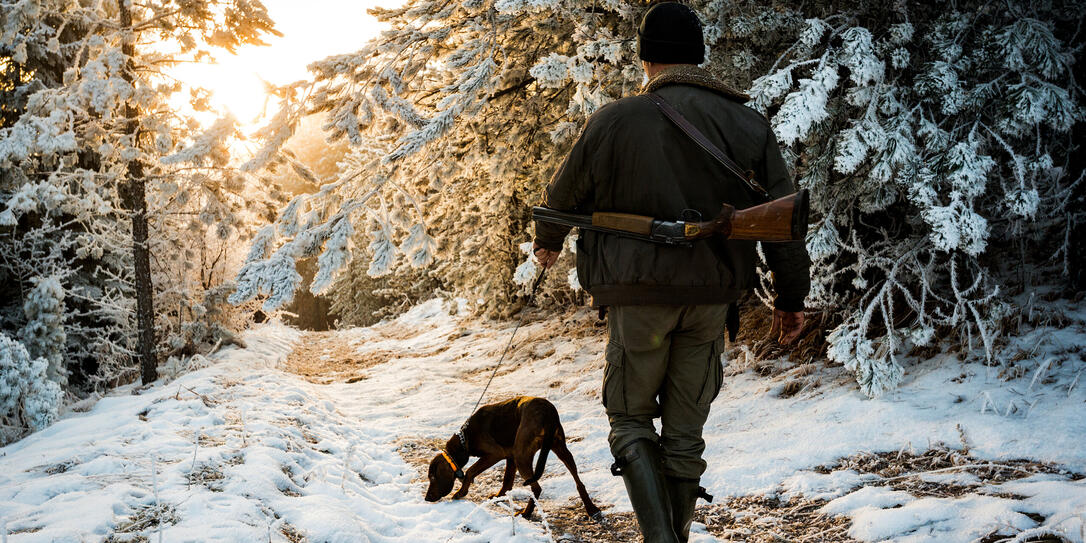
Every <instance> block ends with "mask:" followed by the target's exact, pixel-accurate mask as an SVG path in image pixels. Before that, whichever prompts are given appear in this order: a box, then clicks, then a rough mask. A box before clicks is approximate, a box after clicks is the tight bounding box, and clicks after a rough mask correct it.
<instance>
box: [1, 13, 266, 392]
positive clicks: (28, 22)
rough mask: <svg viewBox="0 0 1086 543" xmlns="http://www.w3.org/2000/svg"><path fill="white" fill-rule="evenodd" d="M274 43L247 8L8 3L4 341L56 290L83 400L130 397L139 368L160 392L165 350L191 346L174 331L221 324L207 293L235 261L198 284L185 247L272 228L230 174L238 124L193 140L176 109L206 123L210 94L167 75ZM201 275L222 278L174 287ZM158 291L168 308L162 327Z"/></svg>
mask: <svg viewBox="0 0 1086 543" xmlns="http://www.w3.org/2000/svg"><path fill="white" fill-rule="evenodd" d="M267 33H274V30H273V29H272V22H271V20H270V19H269V18H268V16H267V13H266V11H265V9H264V8H263V6H262V5H261V4H260V2H258V1H254V0H221V1H218V0H216V1H213V0H197V1H184V2H179V1H175V0H154V1H150V2H141V3H139V4H132V3H130V2H124V1H104V2H96V3H94V4H93V5H82V4H81V3H78V2H67V1H62V0H41V1H15V0H2V1H0V72H2V73H3V76H4V80H3V82H2V83H0V90H2V91H3V99H2V100H0V108H2V113H3V117H2V119H3V122H4V124H3V125H0V174H2V175H0V178H2V179H3V181H2V182H0V258H2V259H3V262H4V263H5V265H4V266H3V269H2V271H0V273H3V274H4V275H5V277H4V287H3V288H4V290H5V293H6V294H11V295H12V296H11V297H10V298H7V300H11V303H10V305H9V304H8V302H7V300H5V303H4V305H5V307H4V308H3V310H2V312H0V325H2V327H3V328H5V329H7V328H14V327H16V326H19V324H20V323H26V322H27V321H33V319H35V318H36V317H33V316H32V315H30V313H26V314H20V312H19V311H18V308H21V307H23V306H24V303H23V302H22V300H26V299H27V297H28V296H30V294H29V291H30V287H29V286H30V285H33V284H35V281H38V283H37V284H39V285H40V284H41V281H43V280H44V278H51V279H50V280H55V281H56V282H57V283H59V285H60V286H61V287H62V288H63V293H62V294H63V296H62V299H63V300H64V302H63V303H64V306H65V311H66V316H67V318H66V330H65V333H66V335H67V339H68V347H67V351H68V356H67V357H66V358H67V359H68V361H69V364H70V365H72V364H74V365H75V367H76V368H78V369H79V370H80V371H79V372H78V373H79V376H80V377H81V379H82V381H83V382H82V383H81V384H83V385H88V386H108V385H111V384H116V383H117V382H126V381H130V380H131V379H132V378H133V377H134V376H135V375H136V374H135V372H134V371H133V368H132V364H131V361H132V360H133V359H135V360H142V362H143V367H142V372H141V373H140V375H141V376H142V378H143V380H144V381H145V382H146V381H149V380H152V379H154V377H155V358H156V356H157V352H158V351H159V350H161V346H158V345H157V344H156V339H165V337H164V336H168V337H170V342H171V343H176V342H177V341H182V340H177V341H174V339H173V336H174V335H176V334H174V333H172V332H170V331H169V330H170V327H171V322H175V321H180V324H178V325H175V326H174V327H175V328H177V329H181V328H185V326H186V324H187V323H190V322H192V321H194V320H199V319H201V318H205V317H206V316H207V315H209V314H213V313H214V312H215V311H209V310H208V308H207V307H201V308H197V307H196V306H197V305H200V302H201V300H203V301H207V300H211V301H212V302H215V301H216V300H217V302H216V303H219V304H220V307H221V304H222V300H221V298H222V297H223V296H222V294H221V293H215V292H214V291H215V290H216V289H220V290H221V289H222V285H221V283H222V282H223V280H224V279H226V276H227V275H228V274H229V275H232V274H233V270H230V271H227V268H226V267H227V266H229V265H231V258H225V257H220V258H218V259H215V258H208V259H206V260H205V261H201V262H199V266H200V267H199V268H197V265H196V264H195V263H193V262H192V260H195V259H190V257H191V256H192V255H191V253H189V252H186V251H185V250H183V249H182V247H181V246H182V245H184V244H185V243H190V244H196V245H199V246H201V247H204V246H205V245H208V244H207V243H206V242H207V240H208V238H209V236H208V233H209V232H213V233H214V234H213V235H214V236H215V237H216V238H217V239H218V240H219V243H218V245H212V247H211V250H216V249H219V250H221V249H222V248H223V247H228V246H229V245H228V244H230V243H233V244H236V243H237V242H238V241H239V240H242V239H247V237H248V235H249V232H248V226H247V225H248V224H249V223H251V222H252V219H253V216H255V215H259V214H262V213H268V212H269V208H268V207H266V202H267V196H266V194H265V190H264V189H263V187H261V183H260V181H259V180H258V179H256V178H254V177H253V176H248V175H242V174H239V173H238V172H237V171H236V170H235V169H234V168H233V167H232V165H231V161H230V152H229V146H228V144H229V142H230V141H231V140H232V139H234V138H236V137H238V136H239V134H238V133H237V129H236V123H234V121H233V120H232V119H229V118H225V119H222V120H220V121H219V122H217V123H216V124H214V125H213V126H211V127H210V128H209V129H207V130H206V131H203V132H200V128H199V124H198V123H197V122H196V120H195V119H194V118H193V115H192V113H186V112H183V111H177V110H175V108H173V107H171V106H170V105H169V103H170V99H171V97H173V96H174V95H175V94H176V93H179V92H186V93H189V94H190V96H191V98H192V99H191V101H190V102H191V107H192V108H193V110H195V111H202V110H206V109H207V108H208V106H207V93H206V91H201V90H200V89H187V88H184V86H183V85H181V84H180V83H179V82H177V81H174V80H172V79H171V78H170V77H169V76H168V75H167V74H166V73H165V72H164V71H163V70H164V68H167V67H169V66H170V65H172V64H174V63H176V62H183V61H196V60H201V61H207V60H209V59H210V58H211V54H212V52H214V51H224V52H231V51H233V50H234V49H236V48H237V47H238V46H240V45H242V44H246V43H260V37H261V36H262V35H265V34H267ZM152 44H153V45H152ZM193 217H198V218H199V219H198V220H191V219H192V218H193ZM182 226H184V227H182ZM220 252H221V251H220ZM225 256H230V255H225ZM233 263H235V264H236V261H234V262H233ZM205 265H206V266H209V267H210V268H211V269H212V270H213V272H214V273H215V274H217V277H210V278H207V277H205V279H207V280H205V281H203V282H199V283H195V284H193V283H192V282H188V281H177V280H176V279H177V275H179V274H186V276H187V277H188V276H196V275H199V274H200V273H201V272H206V271H207V269H205ZM155 286H157V287H158V290H159V291H163V290H165V291H168V292H170V293H171V295H170V296H169V298H168V300H169V302H170V304H171V306H170V307H166V308H161V307H160V308H159V311H157V312H156V311H154V307H153V295H154V293H155V288H154V287H155ZM197 287H198V288H197ZM178 298H181V299H183V303H178V305H177V306H176V307H177V308H176V309H174V307H175V306H174V305H173V303H174V302H177V300H178ZM160 302H161V300H160ZM27 303H28V304H29V302H27ZM186 306H187V307H186ZM26 307H27V308H30V307H32V306H31V305H26ZM27 311H28V312H29V311H30V309H27ZM171 317H174V318H175V319H171ZM31 324H32V323H31ZM28 326H30V325H28ZM156 328H158V329H159V330H160V331H161V332H165V334H160V337H159V338H156V334H155V330H156ZM137 335H138V337H139V341H138V342H137V344H133V343H132V341H131V338H133V337H134V336H137Z"/></svg>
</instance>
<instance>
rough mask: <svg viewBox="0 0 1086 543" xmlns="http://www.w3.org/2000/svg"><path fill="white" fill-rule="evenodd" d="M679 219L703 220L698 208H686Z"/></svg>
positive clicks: (684, 220) (689, 220)
mask: <svg viewBox="0 0 1086 543" xmlns="http://www.w3.org/2000/svg"><path fill="white" fill-rule="evenodd" d="M679 220H680V221H683V222H701V212H700V211H698V210H696V209H684V210H683V211H682V213H679Z"/></svg>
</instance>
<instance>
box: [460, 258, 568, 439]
mask: <svg viewBox="0 0 1086 543" xmlns="http://www.w3.org/2000/svg"><path fill="white" fill-rule="evenodd" d="M546 275H547V268H543V271H541V272H539V277H536V279H535V282H534V283H533V284H532V292H531V294H529V295H528V303H526V304H524V309H527V308H528V306H530V305H532V302H533V301H535V292H536V291H537V290H539V285H540V284H541V283H542V282H543V277H544V276H546ZM525 317H526V315H525V314H524V310H523V309H522V310H521V316H520V322H518V323H517V327H516V328H513V335H511V336H509V343H506V344H505V350H504V351H502V356H501V358H499V359H498V364H497V365H496V366H494V371H492V372H490V379H487V381H486V386H485V387H483V393H482V394H480V395H479V399H478V400H476V401H475V407H473V408H471V414H472V415H474V414H475V410H476V409H479V404H480V403H482V402H483V398H484V397H485V396H486V391H487V389H489V388H490V383H492V382H494V376H495V375H497V374H498V368H500V367H501V366H502V362H504V361H505V355H507V354H509V348H510V347H512V346H513V338H515V337H517V330H520V327H521V326H523V325H524V321H525V320H527V319H526V318H525ZM468 418H471V415H469V416H468ZM464 425H467V421H465V422H464ZM463 428H464V427H463V426H461V427H460V432H459V433H460V434H461V437H460V440H461V441H464V437H463V431H464V430H463Z"/></svg>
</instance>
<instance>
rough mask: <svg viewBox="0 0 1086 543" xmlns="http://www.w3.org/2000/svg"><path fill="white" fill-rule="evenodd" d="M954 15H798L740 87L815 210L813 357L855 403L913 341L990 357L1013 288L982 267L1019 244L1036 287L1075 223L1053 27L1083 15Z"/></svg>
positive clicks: (1018, 287)
mask: <svg viewBox="0 0 1086 543" xmlns="http://www.w3.org/2000/svg"><path fill="white" fill-rule="evenodd" d="M978 8H979V6H978ZM958 10H960V11H958ZM958 10H946V11H939V12H937V13H931V12H927V11H925V10H920V9H915V10H910V9H908V8H907V7H905V5H899V6H897V7H884V6H874V5H860V6H859V7H857V8H854V10H853V11H851V12H849V13H843V14H835V15H834V16H827V17H824V18H813V19H808V20H807V21H806V22H805V24H804V27H803V29H802V30H800V31H799V32H798V33H797V38H796V39H797V41H796V42H795V43H794V44H793V45H792V46H791V47H790V48H789V49H788V50H787V51H786V52H785V54H784V55H783V56H781V57H780V58H779V59H777V60H776V65H775V66H774V67H773V69H772V70H771V71H770V72H769V73H767V74H766V75H764V76H762V77H761V78H759V79H758V80H757V81H755V82H754V83H753V85H752V94H753V101H752V105H753V106H754V107H756V108H758V109H760V110H761V111H763V112H766V113H767V114H768V115H769V117H770V121H771V123H772V125H773V127H774V129H775V130H776V131H777V133H778V135H779V136H780V137H781V139H782V141H783V142H784V143H786V144H788V146H789V150H790V151H791V152H792V153H793V156H794V160H795V166H796V169H797V170H798V172H799V174H800V178H799V184H800V185H801V186H803V187H806V188H808V189H810V190H811V193H812V204H813V206H814V209H815V210H817V212H818V221H819V224H818V225H817V226H816V227H815V228H814V229H813V230H812V234H811V237H810V238H809V240H808V245H809V249H810V251H811V253H812V257H813V258H814V259H815V264H814V272H815V273H814V280H815V282H816V285H815V288H814V293H813V295H812V296H811V298H810V299H809V300H808V304H809V305H810V306H811V307H817V308H826V309H830V310H834V311H837V312H838V315H840V320H841V321H842V322H840V324H839V325H838V326H837V328H835V329H834V330H833V331H832V333H830V335H829V339H828V340H829V343H830V348H829V355H830V358H831V359H833V360H836V361H838V362H840V363H842V364H845V365H846V366H847V367H849V368H850V369H852V370H853V371H855V373H856V376H857V379H858V381H859V382H860V385H861V388H862V389H863V390H864V392H866V393H867V394H870V395H877V394H879V393H882V392H884V391H886V390H888V389H890V388H892V387H893V386H894V385H895V384H896V383H897V381H898V380H899V379H900V376H901V374H902V368H901V366H900V365H899V363H898V362H897V361H896V358H897V357H898V356H900V355H901V354H903V353H905V352H907V351H908V350H909V349H911V348H912V347H913V346H914V345H916V343H915V342H914V341H912V340H911V339H913V338H915V337H918V336H917V333H919V332H921V331H923V332H924V333H928V331H930V330H933V329H935V328H939V329H942V330H945V331H947V332H950V333H951V335H950V336H949V339H952V340H955V341H961V342H962V343H965V344H968V345H971V344H973V338H976V339H977V340H979V341H977V344H978V345H980V346H981V347H982V353H983V355H982V356H983V358H985V359H987V360H989V361H991V360H992V357H993V355H994V354H995V353H994V350H993V346H994V340H995V336H996V335H997V334H998V333H999V329H1000V327H1001V321H1002V319H1003V318H1004V317H1005V316H1006V315H1007V313H1008V309H1009V308H1008V306H1007V300H1008V299H1009V298H1008V296H1007V295H1008V294H1009V295H1013V294H1016V293H1018V292H1021V291H1022V289H1023V288H1026V287H1028V286H1029V285H1028V284H1025V285H1023V284H1020V283H1017V282H1015V281H1008V279H1010V278H1009V277H1008V276H1007V274H1005V273H1004V266H1002V265H1000V264H999V263H998V262H999V261H1000V260H1004V259H1014V260H1019V259H1021V255H1020V254H1019V249H1020V248H1021V247H1023V246H1025V245H1027V244H1028V245H1032V247H1030V249H1029V250H1027V251H1025V252H1028V253H1029V254H1028V255H1026V257H1027V258H1029V260H1030V264H1029V265H1032V266H1035V267H1036V269H1037V270H1038V271H1040V272H1042V275H1038V276H1037V277H1036V278H1035V280H1037V281H1043V280H1045V279H1046V277H1047V279H1048V280H1053V278H1054V277H1055V276H1054V275H1053V274H1052V273H1051V272H1052V271H1057V272H1058V271H1060V268H1062V267H1064V266H1065V265H1066V262H1067V258H1068V256H1069V255H1068V254H1067V253H1068V247H1067V246H1066V244H1065V243H1064V242H1065V239H1066V233H1067V232H1068V231H1069V229H1070V228H1072V227H1073V225H1074V223H1075V222H1076V221H1080V220H1081V216H1082V209H1081V207H1080V208H1078V209H1074V208H1072V207H1069V205H1068V199H1067V195H1068V192H1069V191H1070V190H1072V187H1074V185H1075V184H1077V183H1079V182H1081V179H1082V177H1081V172H1079V173H1073V172H1069V171H1068V170H1067V167H1066V165H1067V160H1068V159H1069V158H1070V154H1069V153H1070V151H1071V146H1070V141H1069V140H1068V136H1069V131H1070V129H1071V127H1072V125H1073V124H1075V123H1077V122H1080V121H1081V120H1082V112H1083V110H1082V104H1081V99H1080V94H1079V90H1078V89H1077V87H1076V86H1075V85H1074V84H1073V77H1072V73H1071V69H1072V66H1073V64H1074V55H1075V51H1076V50H1075V49H1073V47H1072V44H1071V43H1069V42H1068V41H1067V39H1068V37H1069V36H1070V34H1067V30H1068V29H1066V28H1064V29H1061V28H1060V27H1058V25H1057V21H1059V20H1061V19H1062V18H1063V17H1066V16H1070V18H1069V19H1067V20H1079V21H1081V20H1082V18H1083V14H1084V10H1083V8H1082V6H1081V5H1080V6H1077V7H1076V6H1074V5H1072V4H1068V5H1067V6H1061V4H1059V3H1056V4H1054V5H1052V6H1040V7H1035V6H1034V5H1033V4H1032V3H1027V2H1012V3H1010V4H1009V9H1007V10H1003V9H1000V10H990V9H978V10H973V9H968V8H967V7H966V6H958ZM836 15H847V16H845V17H837V16H836ZM1022 58H1029V59H1034V61H1030V62H1025V61H1023V60H1021V59H1022ZM785 74H788V75H790V76H791V77H792V78H795V80H796V82H795V83H794V84H793V83H790V82H788V81H787V80H786V79H785ZM777 81H785V83H786V84H784V85H780V84H777V83H776V82H777ZM1075 176H1077V178H1076V177H1075ZM1038 209H1044V211H1045V215H1046V216H1047V217H1048V219H1046V220H1036V219H1035V218H1036V217H1037V216H1038ZM1076 216H1077V217H1078V218H1077V219H1076ZM1051 240H1056V241H1055V243H1053V242H1052V241H1051ZM1053 254H1055V255H1057V256H1058V257H1060V258H1062V262H1060V261H1059V260H1057V262H1059V263H1060V265H1058V266H1057V267H1056V268H1054V269H1053V268H1052V267H1050V266H1049V267H1046V264H1045V263H1046V262H1048V261H1049V259H1050V258H1051V257H1052V255H1053ZM993 264H994V265H993ZM1046 270H1047V271H1048V275H1047V276H1046V275H1043V274H1044V272H1045V271H1046Z"/></svg>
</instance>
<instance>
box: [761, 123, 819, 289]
mask: <svg viewBox="0 0 1086 543" xmlns="http://www.w3.org/2000/svg"><path fill="white" fill-rule="evenodd" d="M766 131H767V132H768V135H767V137H766V144H765V154H764V157H763V163H762V164H763V168H764V174H763V175H764V177H762V179H765V181H766V190H767V191H769V195H770V196H771V197H772V198H780V197H782V196H787V195H789V194H791V193H793V192H795V190H796V188H795V185H794V184H793V183H792V176H791V175H790V174H789V173H788V167H787V166H786V165H785V163H784V157H782V156H781V150H780V147H779V146H778V145H777V136H776V134H774V133H773V131H772V130H771V129H769V128H768V127H767V129H766ZM762 252H763V253H765V259H766V263H767V264H769V270H770V271H771V272H773V290H774V291H775V292H776V298H774V300H773V306H774V307H775V308H777V309H780V310H782V311H803V300H804V298H806V297H807V293H808V292H809V291H810V290H811V258H810V256H808V254H807V244H806V242H804V241H789V242H785V243H763V244H762Z"/></svg>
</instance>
